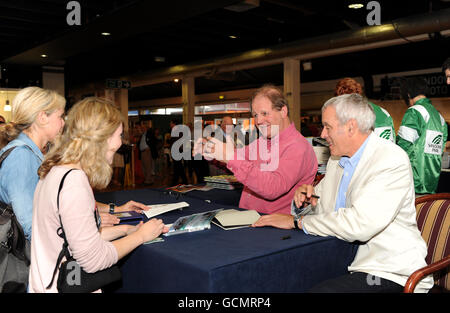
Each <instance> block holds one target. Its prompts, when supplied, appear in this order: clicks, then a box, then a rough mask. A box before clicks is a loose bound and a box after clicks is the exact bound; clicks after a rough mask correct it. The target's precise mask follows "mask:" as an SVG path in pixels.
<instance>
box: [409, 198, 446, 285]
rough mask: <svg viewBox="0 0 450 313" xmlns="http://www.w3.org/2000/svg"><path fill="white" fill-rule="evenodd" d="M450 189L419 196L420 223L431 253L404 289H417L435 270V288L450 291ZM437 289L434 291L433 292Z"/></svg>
mask: <svg viewBox="0 0 450 313" xmlns="http://www.w3.org/2000/svg"><path fill="white" fill-rule="evenodd" d="M449 207H450V193H438V194H433V195H426V196H422V197H419V198H416V211H417V226H418V227H419V229H420V232H421V233H422V237H423V239H424V240H425V242H426V243H427V246H428V254H427V257H426V262H427V264H428V266H426V267H423V268H421V269H419V270H417V271H415V272H414V273H412V274H411V276H410V277H409V278H408V281H407V282H406V285H405V288H404V292H405V293H411V292H414V288H415V287H416V285H417V284H418V283H419V282H420V280H421V279H422V278H424V277H425V276H427V275H430V274H433V276H434V283H435V287H436V288H435V287H433V290H435V289H440V291H444V292H449V291H450V277H449V276H450V272H449V268H450V210H449ZM433 290H432V291H431V292H433Z"/></svg>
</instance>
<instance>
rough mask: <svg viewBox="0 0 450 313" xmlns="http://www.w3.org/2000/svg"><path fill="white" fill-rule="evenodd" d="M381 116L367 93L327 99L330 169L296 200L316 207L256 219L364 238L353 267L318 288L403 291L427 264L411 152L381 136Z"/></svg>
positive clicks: (425, 286)
mask: <svg viewBox="0 0 450 313" xmlns="http://www.w3.org/2000/svg"><path fill="white" fill-rule="evenodd" d="M374 121H375V113H374V111H373V108H372V106H371V105H370V104H369V102H368V100H367V99H365V98H364V97H362V96H361V95H359V94H355V93H353V94H345V95H341V96H338V97H334V98H331V99H330V100H328V101H327V102H325V104H324V105H323V106H322V124H323V126H324V129H323V131H322V135H321V137H322V138H324V139H325V140H326V141H327V142H328V143H329V145H330V152H331V158H330V159H329V161H328V164H327V174H326V175H325V177H324V178H323V179H322V180H321V181H320V182H319V183H318V184H317V186H315V187H314V186H312V185H310V184H306V185H302V186H300V187H299V188H297V190H296V191H295V195H294V197H293V201H292V205H293V206H297V207H298V208H301V207H302V206H303V205H304V204H307V203H311V205H310V206H308V207H306V209H307V210H311V211H310V212H309V213H307V214H300V215H298V214H296V213H293V214H292V215H288V214H272V215H265V216H263V217H261V218H260V219H259V220H258V221H257V222H256V223H255V224H254V225H253V226H254V227H262V226H274V227H277V228H283V229H293V228H294V229H302V230H303V231H304V232H305V233H306V234H309V235H315V236H324V237H326V236H334V237H337V238H338V239H341V240H345V241H348V242H358V243H359V245H358V251H357V253H356V256H355V258H354V260H353V262H352V263H351V264H350V266H349V268H348V271H349V273H348V274H345V275H343V276H340V277H337V278H334V279H331V280H328V281H325V282H322V283H319V285H317V286H315V287H313V288H312V290H311V292H318V293H321V292H349V293H353V292H402V291H403V286H404V285H405V284H406V281H407V279H408V277H409V276H410V275H411V274H412V273H413V272H414V271H416V270H417V269H419V268H422V267H423V266H426V262H425V257H426V255H427V246H426V243H425V241H424V240H423V238H422V236H421V234H420V231H419V229H418V227H417V222H416V208H415V204H414V201H415V195H414V179H413V175H412V171H411V165H410V163H409V160H408V156H407V155H406V153H405V152H404V151H403V150H402V149H401V148H399V147H398V146H397V145H395V144H392V143H391V142H389V141H388V140H385V139H381V138H380V137H378V136H377V135H376V134H374V132H373V131H372V129H373V125H374ZM305 202H306V203H305ZM330 257H333V256H330ZM433 283H434V282H433V277H432V276H427V277H425V278H424V279H423V280H422V281H421V282H420V283H419V284H418V285H417V287H416V289H415V291H416V292H428V290H429V289H430V288H431V287H432V286H433Z"/></svg>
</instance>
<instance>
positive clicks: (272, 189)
mask: <svg viewBox="0 0 450 313" xmlns="http://www.w3.org/2000/svg"><path fill="white" fill-rule="evenodd" d="M251 108H252V116H253V118H254V119H255V124H256V127H258V129H259V131H260V133H261V136H260V137H259V138H258V139H257V140H254V141H253V142H252V143H250V144H249V145H248V146H245V147H244V148H241V149H235V148H234V145H233V143H232V142H231V140H227V142H226V143H223V142H222V141H220V140H218V139H216V138H211V137H210V138H207V139H204V138H203V139H202V138H200V139H199V140H198V141H197V142H196V145H195V147H194V152H193V153H194V155H195V154H197V153H202V154H203V155H204V156H205V158H207V159H216V160H219V161H222V162H224V163H226V164H227V168H228V169H229V170H230V171H231V172H233V174H234V176H235V177H236V179H237V180H238V181H239V182H241V183H242V184H243V185H244V189H243V191H242V195H241V199H240V202H239V207H240V208H244V209H248V210H256V211H258V212H261V213H275V212H277V213H289V212H290V208H291V200H292V197H293V196H294V193H295V190H296V189H297V188H298V187H299V186H301V185H303V184H311V183H312V182H313V181H314V178H315V175H316V173H317V159H316V155H315V153H314V151H313V148H312V146H311V145H310V144H309V143H308V141H307V140H306V139H305V138H304V137H303V136H302V135H301V134H300V132H299V131H298V130H297V129H296V128H295V125H294V123H293V122H291V120H290V119H289V111H288V102H287V100H286V98H285V97H284V95H283V93H282V92H281V91H280V90H279V89H278V88H277V87H275V86H273V85H265V86H263V87H261V88H259V89H258V90H257V91H256V92H255V94H254V95H253V97H252V99H251ZM269 150H270V151H269Z"/></svg>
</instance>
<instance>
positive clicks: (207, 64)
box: [121, 9, 450, 87]
mask: <svg viewBox="0 0 450 313" xmlns="http://www.w3.org/2000/svg"><path fill="white" fill-rule="evenodd" d="M448 29H450V9H446V10H441V11H437V12H433V13H430V14H424V15H415V16H410V17H407V18H402V19H398V20H395V21H393V22H392V23H389V24H383V25H380V26H369V27H364V28H360V29H358V30H348V31H343V32H339V33H333V34H329V35H323V36H319V37H314V38H309V39H305V40H299V41H295V42H290V43H286V44H282V45H278V46H274V47H268V48H262V49H255V50H251V51H246V52H243V53H239V54H235V55H231V56H225V57H221V58H216V59H210V60H204V61H202V62H195V63H189V64H183V65H177V66H172V67H169V68H165V69H162V70H159V71H152V72H151V73H150V72H148V73H139V74H134V75H127V76H124V77H122V78H121V79H124V80H130V81H132V86H136V87H137V86H144V85H149V84H155V83H161V82H164V81H169V80H172V79H173V78H174V77H180V76H182V75H189V76H205V75H207V74H208V73H210V72H216V73H219V72H226V71H236V70H242V69H248V68H255V67H262V66H267V65H273V64H277V63H282V62H283V58H285V57H296V58H299V59H302V58H308V59H311V58H317V57H323V56H329V55H336V54H342V53H348V52H352V51H362V50H368V49H374V48H378V47H387V46H392V45H399V44H406V43H408V42H411V41H414V40H418V41H421V40H427V39H428V34H429V33H434V32H439V31H443V30H448ZM407 37H411V38H410V39H407ZM405 38H406V39H405Z"/></svg>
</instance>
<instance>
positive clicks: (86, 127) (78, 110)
mask: <svg viewBox="0 0 450 313" xmlns="http://www.w3.org/2000/svg"><path fill="white" fill-rule="evenodd" d="M122 123H123V117H122V114H121V113H120V111H119V110H118V109H117V108H116V107H115V106H114V105H113V104H112V103H111V102H110V101H108V100H106V99H102V98H94V97H91V98H86V99H84V100H81V101H80V102H78V103H76V104H75V105H74V106H73V107H72V108H71V109H70V111H69V113H68V114H67V119H66V123H65V125H64V131H63V133H62V135H61V137H60V139H59V140H58V142H56V144H55V146H54V147H53V148H52V149H51V150H50V152H49V153H48V154H47V155H46V157H45V159H44V162H43V163H42V165H41V167H40V168H39V170H38V174H39V177H40V178H44V177H45V176H46V175H47V174H48V172H49V171H50V170H51V168H52V167H53V166H56V165H63V164H71V163H78V162H80V165H81V168H82V169H83V171H84V172H85V173H86V175H87V177H88V179H89V183H90V185H91V186H92V187H93V188H97V189H102V188H105V187H106V186H107V185H108V184H109V182H110V180H111V176H112V168H111V165H110V164H109V163H108V161H107V159H106V152H107V151H108V139H109V138H110V137H111V136H112V135H113V133H114V132H115V131H116V130H117V128H118V127H119V126H120V125H121V124H122Z"/></svg>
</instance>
